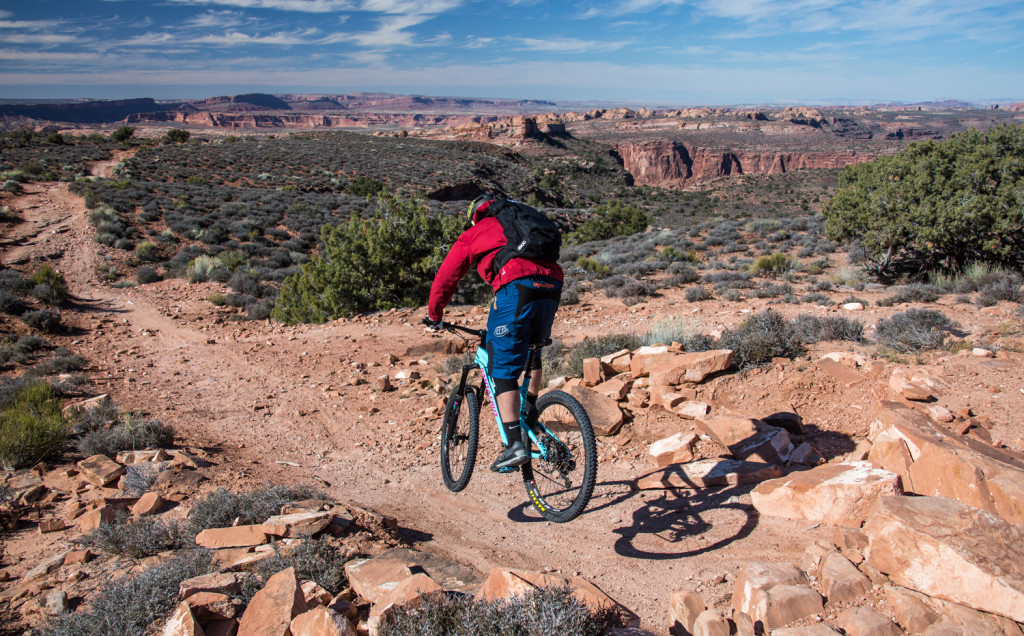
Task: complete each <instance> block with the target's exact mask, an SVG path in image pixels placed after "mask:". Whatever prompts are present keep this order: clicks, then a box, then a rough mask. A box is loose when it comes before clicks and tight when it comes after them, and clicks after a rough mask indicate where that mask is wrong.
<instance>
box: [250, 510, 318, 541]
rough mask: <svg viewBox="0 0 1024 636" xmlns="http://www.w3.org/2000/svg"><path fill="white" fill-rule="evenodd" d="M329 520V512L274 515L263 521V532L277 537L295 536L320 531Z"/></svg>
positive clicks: (309, 534)
mask: <svg viewBox="0 0 1024 636" xmlns="http://www.w3.org/2000/svg"><path fill="white" fill-rule="evenodd" d="M330 522H331V513H329V512H295V513H292V514H288V515H276V516H274V517H271V518H269V519H267V520H266V521H264V522H263V524H262V526H261V527H262V529H263V532H265V533H266V534H269V535H273V536H277V537H287V538H296V537H304V536H311V535H314V534H316V533H317V532H320V531H321V530H323V529H324V528H326V527H327V524H329V523H330Z"/></svg>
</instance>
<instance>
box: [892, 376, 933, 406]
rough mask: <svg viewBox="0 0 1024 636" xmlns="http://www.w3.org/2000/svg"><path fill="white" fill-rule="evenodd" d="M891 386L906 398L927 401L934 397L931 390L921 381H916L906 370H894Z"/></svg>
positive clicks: (896, 392) (897, 393) (897, 394)
mask: <svg viewBox="0 0 1024 636" xmlns="http://www.w3.org/2000/svg"><path fill="white" fill-rule="evenodd" d="M889 388H890V389H892V392H893V393H895V394H896V396H897V397H901V398H903V399H905V400H915V401H919V402H927V401H928V400H931V399H932V392H931V390H930V389H929V388H928V387H927V386H925V385H924V384H923V383H921V382H914V381H913V380H911V379H910V377H909V376H908V375H907V373H906V372H905V371H902V370H897V371H894V372H893V374H892V376H890V377H889Z"/></svg>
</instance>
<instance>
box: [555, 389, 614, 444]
mask: <svg viewBox="0 0 1024 636" xmlns="http://www.w3.org/2000/svg"><path fill="white" fill-rule="evenodd" d="M565 392H566V393H568V394H569V395H571V396H573V397H574V398H576V399H577V400H579V402H580V404H581V405H583V408H584V410H586V412H587V415H588V416H589V417H590V424H591V426H593V428H594V434H595V435H598V436H602V437H607V436H609V435H614V434H616V433H618V432H619V428H621V427H622V423H623V422H624V421H625V418H624V417H623V415H622V409H620V408H619V403H618V402H617V401H615V400H613V399H612V398H610V397H608V396H606V395H601V394H600V393H598V392H597V391H595V390H593V389H588V388H587V387H584V386H573V387H567V388H566V389H565Z"/></svg>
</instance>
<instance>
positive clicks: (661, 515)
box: [508, 480, 758, 560]
mask: <svg viewBox="0 0 1024 636" xmlns="http://www.w3.org/2000/svg"><path fill="white" fill-rule="evenodd" d="M755 487H756V484H745V485H739V486H725V487H717V488H701V489H697V490H690V489H683V488H670V489H666V490H639V489H637V487H636V481H635V480H622V481H604V482H600V483H598V484H597V488H596V489H595V493H594V498H593V499H592V500H591V505H590V506H589V507H588V508H587V510H586V511H585V512H584V513H583V514H582V515H580V516H581V517H586V516H588V515H593V514H596V513H598V512H600V511H602V510H605V509H607V508H612V507H616V508H622V509H628V508H630V507H632V512H630V513H629V516H630V519H629V521H627V522H625V523H621V522H620V524H621V525H618V526H617V527H614V528H612V529H611V530H610V532H611V533H613V534H616V535H619V538H618V539H616V540H615V543H614V549H615V552H616V553H617V554H619V555H620V556H624V557H628V558H634V559H647V560H667V559H679V558H685V557H690V556H696V555H699V554H704V553H705V552H711V551H713V550H718V549H721V548H723V547H725V546H727V545H729V544H730V543H732V542H734V541H738V540H740V539H743V538H745V537H747V536H748V535H750V533H751V532H753V531H754V529H755V528H756V527H757V523H758V513H757V510H756V509H755V508H754V507H753V506H751V505H750V504H746V503H741V502H739V501H736V499H735V498H737V497H739V496H741V495H744V494H747V493H749V492H750V491H751V490H753V489H754V488H755ZM637 502H639V503H637ZM631 504H632V506H631ZM529 512H534V513H535V511H534V510H533V507H532V506H531V505H530V504H529V502H526V503H522V504H520V505H518V506H516V507H514V508H512V509H511V510H509V512H508V518H509V520H511V521H514V522H517V523H536V522H543V521H547V520H546V519H544V518H543V517H541V516H540V515H539V514H537V513H535V514H528V513H529Z"/></svg>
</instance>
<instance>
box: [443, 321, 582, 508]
mask: <svg viewBox="0 0 1024 636" xmlns="http://www.w3.org/2000/svg"><path fill="white" fill-rule="evenodd" d="M441 328H442V329H445V330H446V331H449V332H452V333H455V334H456V335H459V333H458V332H463V333H466V334H469V335H470V336H473V337H475V338H478V339H479V344H478V346H477V349H476V355H475V357H474V359H473V362H472V363H471V364H466V365H463V367H462V376H461V378H460V379H459V383H458V384H457V385H456V386H455V387H454V388H453V389H452V392H451V395H449V397H448V402H447V404H446V405H445V409H444V419H443V421H442V423H441V478H442V479H443V480H444V485H445V486H447V487H448V490H451V491H452V492H459V491H461V490H462V489H464V488H465V487H466V485H467V484H469V478H470V477H472V476H473V468H474V464H475V463H476V453H477V446H478V444H479V441H480V404H481V402H482V399H483V397H484V395H485V394H486V397H487V399H488V400H490V403H491V410H492V411H493V413H494V420H495V422H496V423H497V425H498V433H499V434H500V435H501V441H502V444H503V445H506V446H507V445H508V439H507V438H506V436H505V428H504V427H503V426H502V425H501V414H500V413H499V412H498V406H497V402H496V401H495V399H494V380H493V379H492V378H491V377H490V376H489V375H488V374H487V367H488V364H487V363H488V353H487V330H486V329H471V328H468V327H463V326H462V325H457V324H453V323H442V324H441ZM460 337H462V336H460ZM549 344H551V341H550V340H547V341H545V342H539V343H534V344H531V345H530V348H529V353H528V355H527V358H526V364H525V366H524V368H523V381H522V384H521V385H520V387H519V398H520V400H519V402H520V405H521V409H520V413H519V425H520V427H521V430H522V431H523V443H524V445H525V446H526V450H527V452H528V453H529V455H530V459H529V461H527V463H525V464H523V465H522V466H517V467H514V468H508V469H504V470H502V471H499V472H513V471H515V470H521V471H522V473H523V484H524V485H525V486H526V492H527V494H528V495H529V498H530V503H532V504H533V507H534V508H536V509H537V511H538V512H540V514H541V515H543V516H544V518H545V519H548V520H550V521H554V522H557V523H566V522H568V521H572V520H573V519H575V518H576V517H578V516H579V515H580V514H581V513H582V512H583V510H584V509H586V507H587V504H588V503H589V502H590V497H591V495H592V494H593V493H594V484H595V483H596V482H597V443H596V442H595V440H594V429H593V428H592V427H591V425H590V418H589V417H588V416H587V412H586V410H584V408H583V406H582V405H581V404H580V403H579V401H577V400H576V398H574V397H573V396H571V395H569V394H568V393H565V392H564V391H549V392H547V393H545V394H544V395H542V396H540V397H539V398H538V399H537V404H536V411H534V412H532V413H531V412H528V409H527V406H526V390H527V387H528V386H529V383H530V374H529V372H528V370H529V369H532V368H533V361H534V359H535V357H536V356H539V355H540V352H541V349H542V348H543V347H545V346H547V345H549ZM477 369H478V370H479V371H480V376H481V377H480V384H479V386H475V385H474V384H472V383H471V382H470V381H469V377H470V374H471V373H472V372H473V371H474V370H477Z"/></svg>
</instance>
